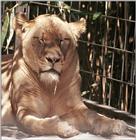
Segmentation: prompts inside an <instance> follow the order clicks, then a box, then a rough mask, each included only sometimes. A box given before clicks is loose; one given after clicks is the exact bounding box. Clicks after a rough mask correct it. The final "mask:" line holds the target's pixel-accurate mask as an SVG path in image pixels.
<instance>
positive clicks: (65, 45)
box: [60, 38, 70, 55]
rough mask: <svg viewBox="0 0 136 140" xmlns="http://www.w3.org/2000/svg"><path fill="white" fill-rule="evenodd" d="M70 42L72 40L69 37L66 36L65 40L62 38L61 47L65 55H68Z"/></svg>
mask: <svg viewBox="0 0 136 140" xmlns="http://www.w3.org/2000/svg"><path fill="white" fill-rule="evenodd" d="M69 43H70V40H69V39H68V38H64V39H63V40H60V48H61V51H62V53H63V54H64V55H66V52H67V50H68V47H69Z"/></svg>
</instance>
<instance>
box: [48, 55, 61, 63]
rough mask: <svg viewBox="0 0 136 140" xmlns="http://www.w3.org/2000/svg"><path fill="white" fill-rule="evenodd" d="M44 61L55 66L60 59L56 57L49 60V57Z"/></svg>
mask: <svg viewBox="0 0 136 140" xmlns="http://www.w3.org/2000/svg"><path fill="white" fill-rule="evenodd" d="M46 59H47V60H48V62H50V63H52V64H55V63H57V62H59V61H60V58H59V57H58V58H57V57H56V58H55V57H53V58H51V57H46Z"/></svg>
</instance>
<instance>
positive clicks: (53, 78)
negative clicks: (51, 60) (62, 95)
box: [40, 71, 60, 84]
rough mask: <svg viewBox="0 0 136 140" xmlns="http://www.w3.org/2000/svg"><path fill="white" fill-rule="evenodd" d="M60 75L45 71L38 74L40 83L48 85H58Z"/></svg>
mask: <svg viewBox="0 0 136 140" xmlns="http://www.w3.org/2000/svg"><path fill="white" fill-rule="evenodd" d="M59 79H60V74H59V73H57V72H55V71H47V72H43V73H40V81H41V82H44V83H48V84H53V83H54V82H55V83H58V82H59Z"/></svg>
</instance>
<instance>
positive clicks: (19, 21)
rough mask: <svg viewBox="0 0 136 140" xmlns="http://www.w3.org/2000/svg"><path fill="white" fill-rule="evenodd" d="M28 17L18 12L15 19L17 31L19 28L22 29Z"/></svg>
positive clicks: (14, 24)
mask: <svg viewBox="0 0 136 140" xmlns="http://www.w3.org/2000/svg"><path fill="white" fill-rule="evenodd" d="M27 21H28V19H27V17H26V15H25V14H24V13H22V12H19V13H17V14H16V16H15V18H14V19H13V28H14V30H15V31H16V30H17V29H19V30H22V26H23V24H24V23H25V22H27Z"/></svg>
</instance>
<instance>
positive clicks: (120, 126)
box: [113, 120, 127, 135]
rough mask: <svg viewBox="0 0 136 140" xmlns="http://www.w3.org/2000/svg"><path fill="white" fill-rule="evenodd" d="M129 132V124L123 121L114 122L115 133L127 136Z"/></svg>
mask: <svg viewBox="0 0 136 140" xmlns="http://www.w3.org/2000/svg"><path fill="white" fill-rule="evenodd" d="M126 130H127V124H126V123H125V122H124V121H121V120H114V125H113V133H114V134H118V135H123V134H125V132H126Z"/></svg>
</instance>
